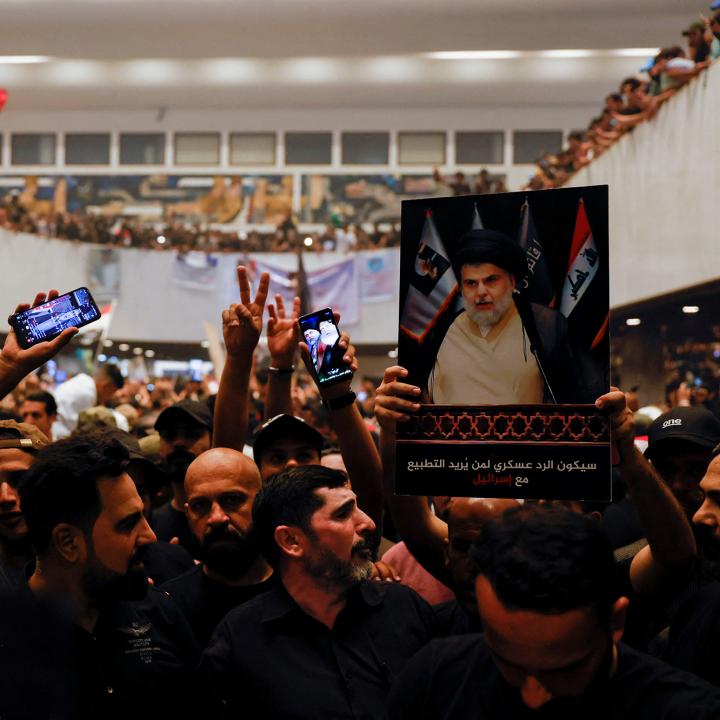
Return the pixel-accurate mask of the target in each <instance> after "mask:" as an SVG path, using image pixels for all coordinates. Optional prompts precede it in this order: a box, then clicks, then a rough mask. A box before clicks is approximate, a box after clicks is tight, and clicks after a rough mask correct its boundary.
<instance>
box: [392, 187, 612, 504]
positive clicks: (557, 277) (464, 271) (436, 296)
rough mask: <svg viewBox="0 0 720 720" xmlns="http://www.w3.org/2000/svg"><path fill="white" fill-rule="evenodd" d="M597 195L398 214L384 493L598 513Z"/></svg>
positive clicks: (408, 207) (601, 433) (604, 273)
mask: <svg viewBox="0 0 720 720" xmlns="http://www.w3.org/2000/svg"><path fill="white" fill-rule="evenodd" d="M607 201H608V197H607V186H598V187H585V188H570V189H559V190H548V191H543V192H535V193H505V194H496V195H480V196H464V197H453V198H432V199H427V200H411V201H406V202H404V203H403V206H402V240H401V257H400V265H401V269H400V332H399V342H398V362H399V364H400V365H402V366H403V367H405V368H407V370H408V371H409V376H408V378H407V379H406V382H409V383H411V384H414V385H417V386H419V387H420V388H422V399H421V409H420V411H419V413H418V414H417V415H415V416H414V417H412V418H411V420H410V421H409V422H407V423H402V424H398V435H397V477H396V492H398V493H399V494H422V495H456V496H461V495H466V496H481V497H510V498H548V499H549V498H553V499H568V500H570V499H572V500H609V499H610V488H611V484H610V462H611V460H610V455H611V453H610V435H609V422H608V418H607V415H606V414H605V413H603V412H600V411H598V410H597V409H596V408H595V405H594V401H595V399H596V398H597V397H599V396H600V395H602V394H604V393H605V392H607V391H608V390H609V374H610V358H609V338H608V308H609V283H608V278H609V275H608V265H609V258H608V217H607Z"/></svg>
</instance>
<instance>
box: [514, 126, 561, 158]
mask: <svg viewBox="0 0 720 720" xmlns="http://www.w3.org/2000/svg"><path fill="white" fill-rule="evenodd" d="M561 149H562V131H561V130H516V131H515V132H514V133H513V162H514V163H515V165H519V164H521V163H534V162H535V161H536V160H537V159H538V158H539V157H540V156H541V155H542V154H543V153H546V152H549V153H557V152H560V150H561Z"/></svg>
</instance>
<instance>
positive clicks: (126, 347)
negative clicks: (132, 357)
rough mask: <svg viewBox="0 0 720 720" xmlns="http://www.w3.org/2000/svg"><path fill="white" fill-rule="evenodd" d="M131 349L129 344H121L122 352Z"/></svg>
mask: <svg viewBox="0 0 720 720" xmlns="http://www.w3.org/2000/svg"><path fill="white" fill-rule="evenodd" d="M129 349H130V346H129V345H128V344H127V343H120V344H119V345H118V350H119V351H120V352H127V351H128V350H129Z"/></svg>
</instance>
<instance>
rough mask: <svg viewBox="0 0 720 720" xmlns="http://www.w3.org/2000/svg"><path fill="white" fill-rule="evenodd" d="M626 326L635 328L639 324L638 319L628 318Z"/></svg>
mask: <svg viewBox="0 0 720 720" xmlns="http://www.w3.org/2000/svg"><path fill="white" fill-rule="evenodd" d="M625 324H626V325H629V326H630V327H635V326H636V325H639V324H640V318H628V319H627V320H626V321H625Z"/></svg>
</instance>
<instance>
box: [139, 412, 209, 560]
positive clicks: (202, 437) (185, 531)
mask: <svg viewBox="0 0 720 720" xmlns="http://www.w3.org/2000/svg"><path fill="white" fill-rule="evenodd" d="M155 429H156V430H157V431H158V433H159V435H160V457H161V458H162V460H163V464H164V466H165V471H166V474H167V476H168V479H169V481H170V488H171V490H172V498H171V499H170V502H168V503H167V504H166V505H163V506H162V507H161V508H159V509H157V510H155V511H153V514H152V527H153V530H154V531H155V533H156V534H157V536H158V539H159V540H165V541H170V540H172V539H173V538H178V540H179V541H180V544H181V545H182V546H183V547H184V548H186V549H187V550H188V552H190V554H191V555H193V557H196V556H197V551H198V548H197V544H196V543H195V541H194V540H193V536H192V533H191V532H190V526H189V525H188V522H187V518H186V517H185V501H186V497H185V487H184V485H183V483H184V481H185V473H186V472H187V469H188V467H189V466H190V463H191V462H192V461H193V460H194V459H195V458H196V457H198V455H200V454H201V453H204V452H205V451H206V450H209V449H210V441H211V438H210V434H211V432H212V413H211V412H210V409H209V408H208V406H207V404H206V403H204V402H197V401H195V400H182V401H181V402H179V403H176V404H175V405H171V406H170V407H169V408H166V409H165V410H163V411H162V412H161V413H160V415H159V416H158V419H157V422H156V423H155Z"/></svg>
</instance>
